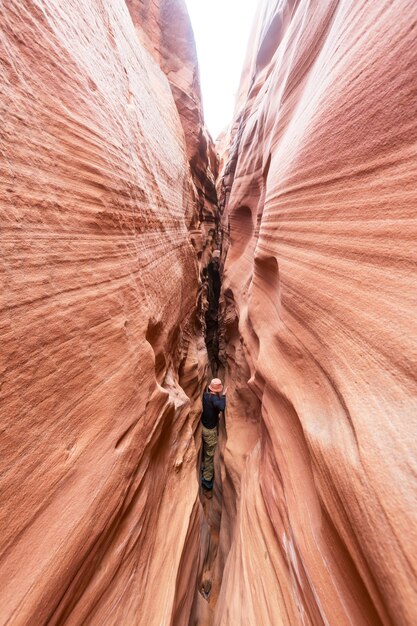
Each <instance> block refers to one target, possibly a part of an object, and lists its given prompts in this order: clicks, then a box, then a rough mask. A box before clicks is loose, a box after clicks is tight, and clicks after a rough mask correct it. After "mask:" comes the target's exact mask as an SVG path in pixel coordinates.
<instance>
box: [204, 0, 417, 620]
mask: <svg viewBox="0 0 417 626" xmlns="http://www.w3.org/2000/svg"><path fill="white" fill-rule="evenodd" d="M416 20H417V13H416V5H415V3H414V2H411V1H407V0H402V1H400V2H394V3H392V2H388V1H383V2H378V3H369V2H353V1H351V0H346V1H343V2H325V3H306V2H290V1H283V2H278V3H276V2H269V3H268V2H265V3H263V5H262V7H261V8H260V10H259V14H258V20H257V23H256V25H255V28H254V30H253V34H252V43H251V48H250V51H249V54H248V57H247V60H246V66H245V70H244V74H243V78H242V85H241V89H240V92H239V99H238V106H237V110H236V119H235V120H234V122H233V125H232V133H231V143H230V146H229V148H228V149H227V150H226V152H227V155H226V157H225V163H224V166H223V169H222V172H221V176H222V179H221V184H220V188H221V190H222V195H223V204H224V205H225V209H224V215H223V225H224V229H225V231H226V232H227V233H228V236H227V239H226V244H227V246H226V247H227V248H228V249H227V256H226V259H225V273H224V280H223V299H224V306H223V325H224V329H225V332H224V342H223V348H222V350H223V357H224V359H225V361H226V362H227V372H228V381H229V385H230V387H231V388H232V389H233V390H234V391H233V393H232V394H230V398H229V408H228V413H227V420H226V423H227V443H226V444H225V446H224V451H223V454H224V468H223V472H224V476H223V502H224V503H225V502H227V503H228V504H227V506H228V510H227V511H225V509H223V516H222V529H221V533H220V548H221V556H220V557H219V558H223V559H225V569H224V572H223V581H222V587H221V592H220V596H219V600H218V602H217V608H216V615H215V620H214V622H215V624H218V625H222V626H225V625H226V624H227V625H230V626H232V625H233V626H234V625H236V624H240V625H242V626H245V625H247V626H249V625H253V624H263V625H267V624H271V625H272V624H273V625H274V626H277V625H279V624H285V625H291V626H294V625H295V624H300V625H301V624H304V625H307V624H309V625H319V624H320V625H321V624H329V625H331V626H336V625H337V626H345V625H346V626H347V625H349V624H350V625H352V624H354V625H355V626H362V625H365V624H366V625H368V626H377V625H378V624H384V625H388V624H398V625H402V626H405V625H409V626H412V625H413V624H415V623H416V621H417V576H416V569H417V560H416V559H417V557H416V554H417V552H416V546H417V524H416V521H417V519H416V515H417V498H416V494H417V492H416V472H417V461H416V447H415V441H416V435H417V424H416V409H417V406H416V379H415V364H416V360H415V357H416V343H415V339H416V324H415V311H416V290H415V268H416V261H417V258H416V256H417V255H416V245H415V242H416V211H415V207H416V200H417V198H416V195H417V194H416V175H417V159H416V139H417V124H416V117H415V112H416V105H417V100H416V91H415V67H416V64H417V58H416V47H415V33H416V31H415V24H416ZM241 338H242V340H241ZM248 379H249V386H250V388H251V390H252V392H253V394H252V398H249V397H248V391H247V388H246V381H247V380H248ZM232 502H234V503H235V505H234V506H233V505H232Z"/></svg>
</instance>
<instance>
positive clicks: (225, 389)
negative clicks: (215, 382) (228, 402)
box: [223, 387, 227, 396]
mask: <svg viewBox="0 0 417 626" xmlns="http://www.w3.org/2000/svg"><path fill="white" fill-rule="evenodd" d="M226 394H227V387H225V388H224V389H223V395H224V396H225V395H226Z"/></svg>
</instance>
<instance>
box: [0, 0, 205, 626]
mask: <svg viewBox="0 0 417 626" xmlns="http://www.w3.org/2000/svg"><path fill="white" fill-rule="evenodd" d="M138 4H139V6H142V8H143V6H144V4H146V3H136V5H138ZM166 4H168V3H166ZM182 18H183V19H184V20H185V19H186V17H185V16H182ZM181 24H182V23H181V21H180V22H179V23H178V27H179V26H180V25H181ZM172 26H174V25H172ZM0 28H1V35H2V42H3V44H4V45H3V47H2V50H1V53H0V54H1V56H0V61H1V68H2V78H1V81H0V85H1V87H0V89H1V118H2V128H1V131H0V132H1V164H2V167H1V172H2V173H1V178H0V186H1V201H2V205H1V211H2V237H1V247H2V254H1V259H2V261H1V268H2V289H1V295H2V301H1V310H0V324H1V329H2V333H1V335H2V357H1V374H2V376H1V407H2V425H1V426H2V431H1V438H2V443H1V450H2V452H1V459H0V473H1V502H2V506H1V512H0V530H1V532H0V589H1V593H0V623H1V624H6V623H8V624H9V623H12V624H14V625H18V624H31V626H32V625H36V624H45V623H48V624H58V623H65V624H119V625H120V624H170V623H173V624H179V623H186V619H187V617H184V615H185V616H188V614H189V612H190V604H191V602H192V601H193V590H194V586H195V584H194V583H193V576H194V579H195V578H196V576H197V569H196V567H194V568H190V567H189V564H188V560H189V558H190V557H189V556H188V555H191V556H192V558H193V559H194V555H195V554H197V552H198V546H199V523H200V518H199V516H200V514H201V511H200V506H199V503H198V502H199V501H198V498H197V491H198V482H197V480H196V471H195V469H196V452H197V451H196V447H195V443H194V430H195V428H196V425H197V423H198V415H199V395H200V388H201V385H202V380H203V378H204V376H205V367H206V351H205V346H204V339H203V337H202V333H201V323H200V320H199V313H198V311H197V308H196V303H197V296H198V290H199V282H198V276H199V271H198V269H199V268H198V259H197V254H196V252H197V251H199V255H200V256H203V248H204V247H205V246H206V247H207V246H208V247H207V251H205V252H204V254H205V256H208V255H209V249H210V245H209V244H207V245H206V239H205V234H204V228H202V227H201V224H200V222H201V214H203V213H204V211H205V212H206V214H207V215H210V212H211V211H212V208H211V205H210V201H211V200H212V199H213V198H212V197H211V198H210V199H209V200H210V201H209V200H208V199H207V198H206V197H204V193H203V191H204V189H203V186H202V184H200V188H198V187H197V186H196V183H195V180H196V178H197V174H196V172H198V173H199V176H200V178H201V179H202V180H203V181H204V177H206V178H207V181H208V182H207V187H208V188H209V189H210V185H211V189H212V190H213V189H214V186H213V184H214V174H212V173H211V171H210V164H209V157H208V156H207V153H206V152H205V149H200V152H199V145H200V144H198V141H202V139H199V138H201V137H204V136H205V131H204V129H203V128H202V117H201V116H200V117H199V116H198V115H197V116H194V117H193V118H192V119H191V120H189V122H188V130H189V132H187V133H186V135H184V129H183V125H184V121H183V115H182V112H181V109H180V107H179V106H178V108H177V105H176V103H175V100H174V98H173V95H172V88H171V85H170V83H169V82H168V79H167V77H166V75H165V73H164V71H162V69H161V67H160V64H159V60H156V59H155V57H154V56H153V55H152V54H151V52H150V51H149V50H148V49H147V48H146V47H145V46H144V45H143V43H141V41H140V40H139V38H138V35H137V32H136V31H135V28H134V24H133V23H132V19H131V16H130V14H129V12H128V9H127V7H126V6H125V4H124V3H123V2H116V3H106V5H104V4H103V3H102V2H99V1H98V0H97V1H95V0H93V1H92V2H90V3H89V4H88V6H84V7H83V10H82V11H80V6H79V3H74V2H61V1H58V2H57V1H56V0H54V1H53V2H52V1H49V0H44V1H42V2H38V3H33V2H31V1H29V0H28V1H25V0H24V1H22V2H18V3H17V2H16V3H14V2H9V3H6V5H5V6H4V7H3V12H2V21H1V27H0ZM155 28H156V30H155V31H154V33H153V36H154V37H155V38H156V39H157V38H159V37H160V36H161V32H160V30H158V29H157V27H155ZM184 28H185V30H187V29H188V30H189V25H187V24H185V26H184V25H183V29H182V30H180V34H181V33H182V32H183V30H184ZM172 36H175V29H174V31H173V32H172ZM187 45H189V46H190V50H189V52H188V53H187V54H186V48H187ZM181 50H182V51H183V53H184V59H185V63H190V64H191V65H190V66H189V67H188V66H186V65H184V66H183V67H182V69H183V72H184V74H185V77H186V78H185V79H184V85H185V86H186V87H187V88H188V87H190V85H189V84H188V83H187V76H188V75H190V74H191V75H192V74H193V72H195V71H196V62H195V59H194V60H193V54H194V43H193V41H192V40H191V39H184V40H183V41H182V48H181ZM157 61H158V62H157ZM164 69H166V68H164ZM177 85H181V77H178V80H177ZM192 88H193V85H191V88H190V90H189V94H190V98H192V99H193V100H194V102H195V103H196V104H195V106H196V108H197V109H198V110H200V109H201V105H200V104H199V89H197V88H196V89H195V90H194V92H192ZM177 104H178V99H177ZM181 122H183V123H181ZM190 135H192V137H193V139H192V140H191V139H190ZM186 140H187V141H186ZM200 156H201V159H200V160H199V157H200ZM210 158H213V156H211V157H210ZM191 161H192V162H193V163H192V164H193V170H192V171H191V170H190V167H189V163H190V162H191ZM191 173H192V176H191ZM200 182H201V181H200ZM208 195H210V193H209V194H208ZM202 207H203V208H202ZM204 207H205V208H204ZM212 221H214V218H213V220H212ZM192 240H193V241H194V244H195V246H197V248H198V250H196V249H195V248H194V247H193V245H192V243H191V242H192ZM185 547H186V548H187V549H186V551H185V552H184V548H185ZM187 559H188V560H187ZM195 565H196V566H198V561H197V563H196V564H195ZM187 568H188V570H187ZM186 571H188V578H187V579H186V582H185V581H184V573H185V572H186ZM189 585H191V589H192V593H190V592H189V591H188V586H189ZM157 590H158V591H157Z"/></svg>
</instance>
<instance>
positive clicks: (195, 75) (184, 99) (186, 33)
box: [126, 0, 218, 267]
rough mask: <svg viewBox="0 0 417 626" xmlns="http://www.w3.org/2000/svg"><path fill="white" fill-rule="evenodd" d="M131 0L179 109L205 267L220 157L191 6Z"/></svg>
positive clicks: (195, 232)
mask: <svg viewBox="0 0 417 626" xmlns="http://www.w3.org/2000/svg"><path fill="white" fill-rule="evenodd" d="M126 4H127V6H128V8H129V11H130V14H131V16H132V20H133V23H134V24H135V27H136V30H137V34H138V37H139V39H140V40H141V41H142V42H143V45H144V46H145V47H146V49H147V50H149V52H150V53H151V54H152V56H153V57H154V58H155V60H156V61H157V63H158V65H160V67H161V68H162V70H163V71H164V72H165V74H166V75H167V78H168V80H169V84H170V87H171V91H172V95H173V96H174V100H175V104H176V106H177V109H178V113H179V116H180V120H181V124H182V127H183V131H184V139H185V143H186V147H187V157H188V161H189V164H190V168H191V174H192V178H193V181H194V185H195V187H194V192H195V196H196V200H197V202H198V212H197V213H195V214H193V215H194V220H193V222H192V223H191V224H190V230H191V231H192V236H193V241H194V242H195V245H196V247H197V249H198V250H199V252H200V253H201V264H200V265H201V267H203V266H204V265H206V264H207V262H208V261H209V257H210V254H211V249H212V247H213V246H212V245H211V244H212V243H213V242H212V237H213V234H214V230H215V228H216V222H217V219H218V215H217V195H216V189H215V182H216V178H217V159H216V155H215V152H214V145H213V141H212V139H211V137H210V135H209V133H208V131H207V129H206V127H205V124H204V115H203V107H202V102H201V90H200V77H199V69H198V61H197V52H196V47H195V43H194V35H193V31H192V28H191V23H190V19H189V16H188V12H187V8H186V5H185V2H184V0H152V2H150V1H149V0H126ZM212 231H213V232H212Z"/></svg>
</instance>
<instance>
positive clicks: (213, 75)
mask: <svg viewBox="0 0 417 626" xmlns="http://www.w3.org/2000/svg"><path fill="white" fill-rule="evenodd" d="M185 2H186V4H187V7H188V12H189V14H190V18H191V24H192V26H193V30H194V37H195V41H196V45H197V54H198V61H199V66H200V80H201V90H202V92H203V106H204V117H205V120H206V124H207V127H208V130H209V132H210V134H211V135H212V137H213V139H216V137H217V136H218V135H219V134H220V132H221V131H222V130H223V128H225V127H226V126H227V125H228V124H229V122H231V120H232V117H233V110H234V106H235V96H236V93H237V90H238V88H239V81H240V75H241V72H242V69H243V61H244V59H245V55H246V48H247V44H248V40H249V35H250V31H251V28H252V22H253V18H254V16H255V10H256V7H257V5H258V0H185Z"/></svg>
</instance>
